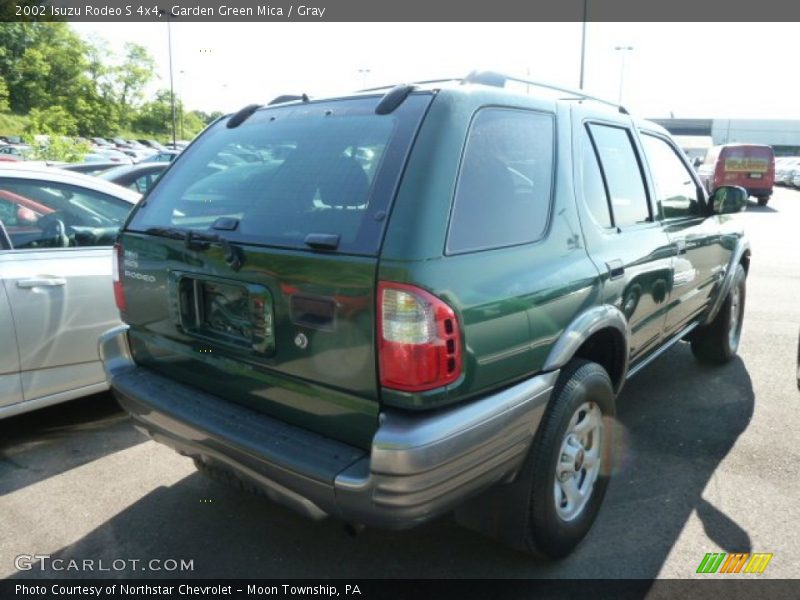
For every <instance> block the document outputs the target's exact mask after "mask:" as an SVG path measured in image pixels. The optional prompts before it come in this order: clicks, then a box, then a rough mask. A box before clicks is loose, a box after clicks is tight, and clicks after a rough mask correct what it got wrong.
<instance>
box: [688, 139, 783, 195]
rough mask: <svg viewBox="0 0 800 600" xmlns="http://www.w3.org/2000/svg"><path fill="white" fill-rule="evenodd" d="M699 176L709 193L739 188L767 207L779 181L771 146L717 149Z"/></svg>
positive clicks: (750, 145) (707, 156)
mask: <svg viewBox="0 0 800 600" xmlns="http://www.w3.org/2000/svg"><path fill="white" fill-rule="evenodd" d="M697 173H698V175H700V180H701V181H702V182H703V185H705V187H706V189H707V190H708V191H709V193H713V191H714V190H715V189H716V188H718V187H719V186H721V185H738V186H741V187H743V188H744V189H746V190H747V193H748V194H750V195H751V196H755V197H756V198H757V199H758V204H759V206H766V205H767V202H769V199H770V196H772V186H773V184H774V181H775V155H774V153H773V151H772V148H771V147H770V146H763V145H759V144H726V145H724V146H714V147H713V148H711V149H710V150H709V151H708V153H707V154H706V157H705V160H704V161H703V163H702V164H701V165H700V166H699V167H698V168H697Z"/></svg>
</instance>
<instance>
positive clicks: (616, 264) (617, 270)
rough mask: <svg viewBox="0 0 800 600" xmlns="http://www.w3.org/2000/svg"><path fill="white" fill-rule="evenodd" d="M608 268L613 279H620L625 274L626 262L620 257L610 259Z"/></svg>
mask: <svg viewBox="0 0 800 600" xmlns="http://www.w3.org/2000/svg"><path fill="white" fill-rule="evenodd" d="M606 268H607V269H608V274H609V276H610V277H611V279H619V278H620V277H622V276H623V275H625V264H624V263H623V262H622V261H621V260H620V259H618V258H615V259H614V260H610V261H608V262H607V263H606Z"/></svg>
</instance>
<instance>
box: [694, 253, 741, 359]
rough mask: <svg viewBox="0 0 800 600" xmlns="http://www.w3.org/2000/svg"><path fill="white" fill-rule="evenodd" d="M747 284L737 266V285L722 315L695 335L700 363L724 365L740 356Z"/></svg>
mask: <svg viewBox="0 0 800 600" xmlns="http://www.w3.org/2000/svg"><path fill="white" fill-rule="evenodd" d="M746 281H747V274H746V273H745V271H744V267H742V265H741V264H739V265H736V272H735V273H734V275H733V286H732V287H731V289H730V291H729V292H728V295H727V296H726V298H725V301H724V302H723V304H722V308H720V310H719V313H717V316H716V317H714V320H713V321H712V322H711V323H709V324H708V325H704V326H703V327H698V328H697V329H695V330H694V331H693V332H692V334H691V343H692V352H693V353H694V355H695V358H697V360H699V361H700V362H703V363H707V364H714V365H721V364H725V363H726V362H728V361H730V360H731V359H732V358H733V357H734V356H736V352H737V351H738V349H739V342H740V340H741V337H742V322H743V318H744V302H745V297H746V292H747V286H746Z"/></svg>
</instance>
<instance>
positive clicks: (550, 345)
mask: <svg viewBox="0 0 800 600" xmlns="http://www.w3.org/2000/svg"><path fill="white" fill-rule="evenodd" d="M508 81H509V78H507V77H505V76H503V75H501V74H497V73H473V74H472V75H470V76H469V77H467V78H466V79H464V80H458V81H454V82H450V83H436V84H430V83H429V84H418V85H416V86H412V85H400V86H396V87H394V88H391V89H386V90H379V91H370V92H366V93H363V94H361V95H355V96H346V97H336V98H326V99H313V100H311V101H306V102H288V103H285V104H281V105H273V106H268V107H265V108H256V107H255V106H249V107H247V108H245V109H243V110H241V111H240V112H238V113H236V114H233V115H229V116H228V117H226V118H223V119H221V120H219V121H217V122H216V123H215V124H214V125H212V126H210V127H209V128H208V129H206V130H205V132H204V133H203V134H201V136H200V137H199V138H198V139H197V140H196V141H195V142H193V149H192V152H191V153H190V154H188V155H186V156H184V157H182V158H181V159H180V160H179V161H178V162H177V163H175V164H174V165H173V167H172V168H170V169H169V170H168V171H167V172H166V173H164V175H163V176H162V178H161V179H160V180H159V183H158V185H156V186H155V188H153V189H152V190H151V191H150V193H149V194H148V196H147V202H146V206H144V205H139V206H138V207H137V208H136V209H135V210H134V212H133V214H132V215H131V218H130V219H129V220H128V221H127V222H126V225H125V226H124V227H123V230H122V231H121V233H120V237H119V242H118V244H117V246H116V260H117V262H118V265H119V266H118V277H117V278H116V279H115V283H114V289H115V292H116V298H117V301H118V305H119V307H120V311H121V315H122V320H123V321H124V323H125V325H124V326H121V327H118V328H115V329H113V330H111V331H109V332H107V333H106V334H105V335H104V336H103V338H102V339H101V354H102V356H103V360H104V364H105V367H106V371H107V374H108V378H109V381H110V382H111V386H112V388H113V389H114V391H115V393H116V396H117V398H118V399H119V401H120V403H121V404H122V406H123V407H125V409H127V410H128V411H129V412H130V414H131V415H132V416H133V419H134V421H135V422H136V424H137V425H138V426H139V427H140V428H141V429H143V430H145V431H148V432H149V433H150V435H152V436H153V437H154V438H155V439H156V440H157V441H159V442H161V443H164V444H167V445H168V446H171V447H173V448H175V449H176V450H178V451H179V452H180V453H181V454H184V455H186V456H190V457H192V458H193V459H194V460H195V464H196V465H197V466H198V468H199V469H200V470H201V471H203V472H205V473H208V474H210V475H212V476H215V477H217V476H218V477H220V478H221V479H227V480H230V481H233V482H239V483H240V484H241V485H242V486H245V487H250V488H255V489H258V490H260V491H263V492H264V493H266V495H268V496H269V497H270V498H272V499H273V500H276V501H279V502H283V503H284V504H286V505H288V506H291V507H293V508H294V509H296V510H299V511H301V512H303V513H304V514H306V515H308V516H311V517H314V518H320V517H323V516H325V515H331V516H335V517H337V518H341V519H344V520H346V521H348V522H351V523H359V524H364V525H368V526H376V527H388V528H404V527H410V526H413V525H417V524H419V523H421V522H424V521H427V520H429V519H432V518H434V517H436V516H438V515H441V514H443V513H446V512H448V511H451V510H453V509H456V515H457V517H458V519H459V521H460V522H461V523H464V524H466V525H468V526H470V527H473V528H475V529H477V530H479V531H483V532H486V533H488V534H489V535H493V536H495V537H497V538H499V539H501V540H503V541H504V542H506V543H508V544H509V545H511V546H513V547H516V548H520V549H523V550H526V551H529V552H532V553H535V554H539V555H543V556H547V557H551V558H555V557H560V556H564V555H565V554H567V553H569V552H570V551H571V550H572V549H573V548H574V547H575V545H576V544H577V543H578V542H579V541H580V540H581V539H582V538H583V536H584V535H585V534H586V533H587V532H588V531H589V528H590V527H591V524H592V522H593V521H594V519H595V516H596V515H597V513H598V510H599V508H600V504H601V501H602V498H603V495H604V493H605V490H606V486H607V484H608V481H609V477H610V474H611V473H612V472H613V468H614V465H613V460H614V458H613V452H612V447H613V442H612V432H613V429H614V425H613V421H614V415H615V398H616V396H617V394H618V393H619V391H620V389H621V388H622V386H623V384H624V382H625V381H626V379H627V378H629V377H632V376H634V375H635V374H638V373H642V372H643V371H642V370H643V368H644V367H645V366H646V365H647V364H649V363H650V362H651V361H653V360H655V359H656V358H657V357H658V356H659V355H661V354H662V352H663V351H664V350H666V349H667V348H669V347H670V346H672V345H673V344H676V343H678V342H679V341H681V340H688V341H689V342H690V343H691V348H692V351H693V352H694V354H695V355H696V356H697V358H698V359H699V360H702V361H704V362H709V363H714V364H720V363H725V362H727V361H729V360H730V359H731V358H732V357H733V356H734V355H735V354H736V351H737V348H738V344H739V339H740V335H741V330H742V315H743V308H744V299H745V278H746V275H747V269H748V266H749V260H750V250H749V245H748V242H747V239H746V238H745V237H744V234H743V232H742V229H741V226H740V224H739V223H738V220H737V219H736V218H735V217H734V216H732V215H733V214H734V213H738V212H739V211H741V210H743V209H744V208H745V206H746V204H747V193H746V191H745V190H744V189H742V188H741V187H733V186H724V185H723V186H720V187H717V188H716V190H715V192H714V193H713V195H711V196H710V197H709V196H708V195H707V193H706V192H705V190H704V188H703V185H702V183H701V181H700V180H699V179H698V177H697V175H696V173H695V172H694V170H693V169H692V167H691V165H690V164H689V163H688V160H687V158H686V156H685V155H684V153H683V152H682V151H681V150H680V148H679V147H678V146H677V145H676V144H675V143H674V142H673V140H672V139H671V138H670V136H669V134H668V133H667V132H666V130H664V129H663V128H661V127H660V126H658V125H656V124H654V123H651V122H648V121H645V120H641V119H635V118H632V117H630V116H629V115H628V114H627V112H625V110H624V109H622V108H621V107H619V106H617V105H616V104H613V103H607V102H604V101H599V100H596V99H593V98H591V97H589V96H586V95H584V94H582V93H581V92H576V91H573V90H563V89H560V88H555V91H556V92H557V93H556V94H555V95H554V94H553V93H552V91H553V88H552V86H543V85H542V84H536V83H534V82H523V85H514V86H509V87H508V88H506V87H505V84H506V83H507V82H508ZM511 81H512V83H517V82H518V81H519V80H511ZM526 88H527V89H529V90H530V94H529V95H526V94H523V93H517V92H515V91H512V90H525V89H526ZM548 88H549V89H548ZM234 146H239V147H248V148H254V149H255V151H256V153H257V154H259V155H263V156H271V149H272V148H277V147H284V148H285V147H290V148H292V149H293V150H292V151H291V152H287V153H284V154H283V157H284V158H282V159H272V160H260V161H258V162H246V163H244V164H234V165H230V166H228V167H227V168H223V169H222V170H220V169H219V165H220V164H221V161H220V160H219V157H220V155H225V154H230V150H231V148H232V147H234ZM359 149H365V151H360V150H359ZM366 150H369V151H368V152H367V151H366ZM643 376H645V377H646V376H647V375H646V372H644V374H643ZM714 377H717V375H713V376H712V375H709V385H713V378H714ZM665 435H667V433H665ZM659 510H660V509H659V507H657V506H654V507H653V515H652V516H653V519H658V518H659V515H658V513H659Z"/></svg>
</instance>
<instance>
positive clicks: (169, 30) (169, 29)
mask: <svg viewBox="0 0 800 600" xmlns="http://www.w3.org/2000/svg"><path fill="white" fill-rule="evenodd" d="M169 17H170V13H167V46H168V52H169V100H170V104H172V147H173V148H175V147H176V145H177V144H176V143H175V142H176V141H177V140H176V137H175V135H176V118H175V85H174V81H173V77H172V27H170V20H169Z"/></svg>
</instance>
